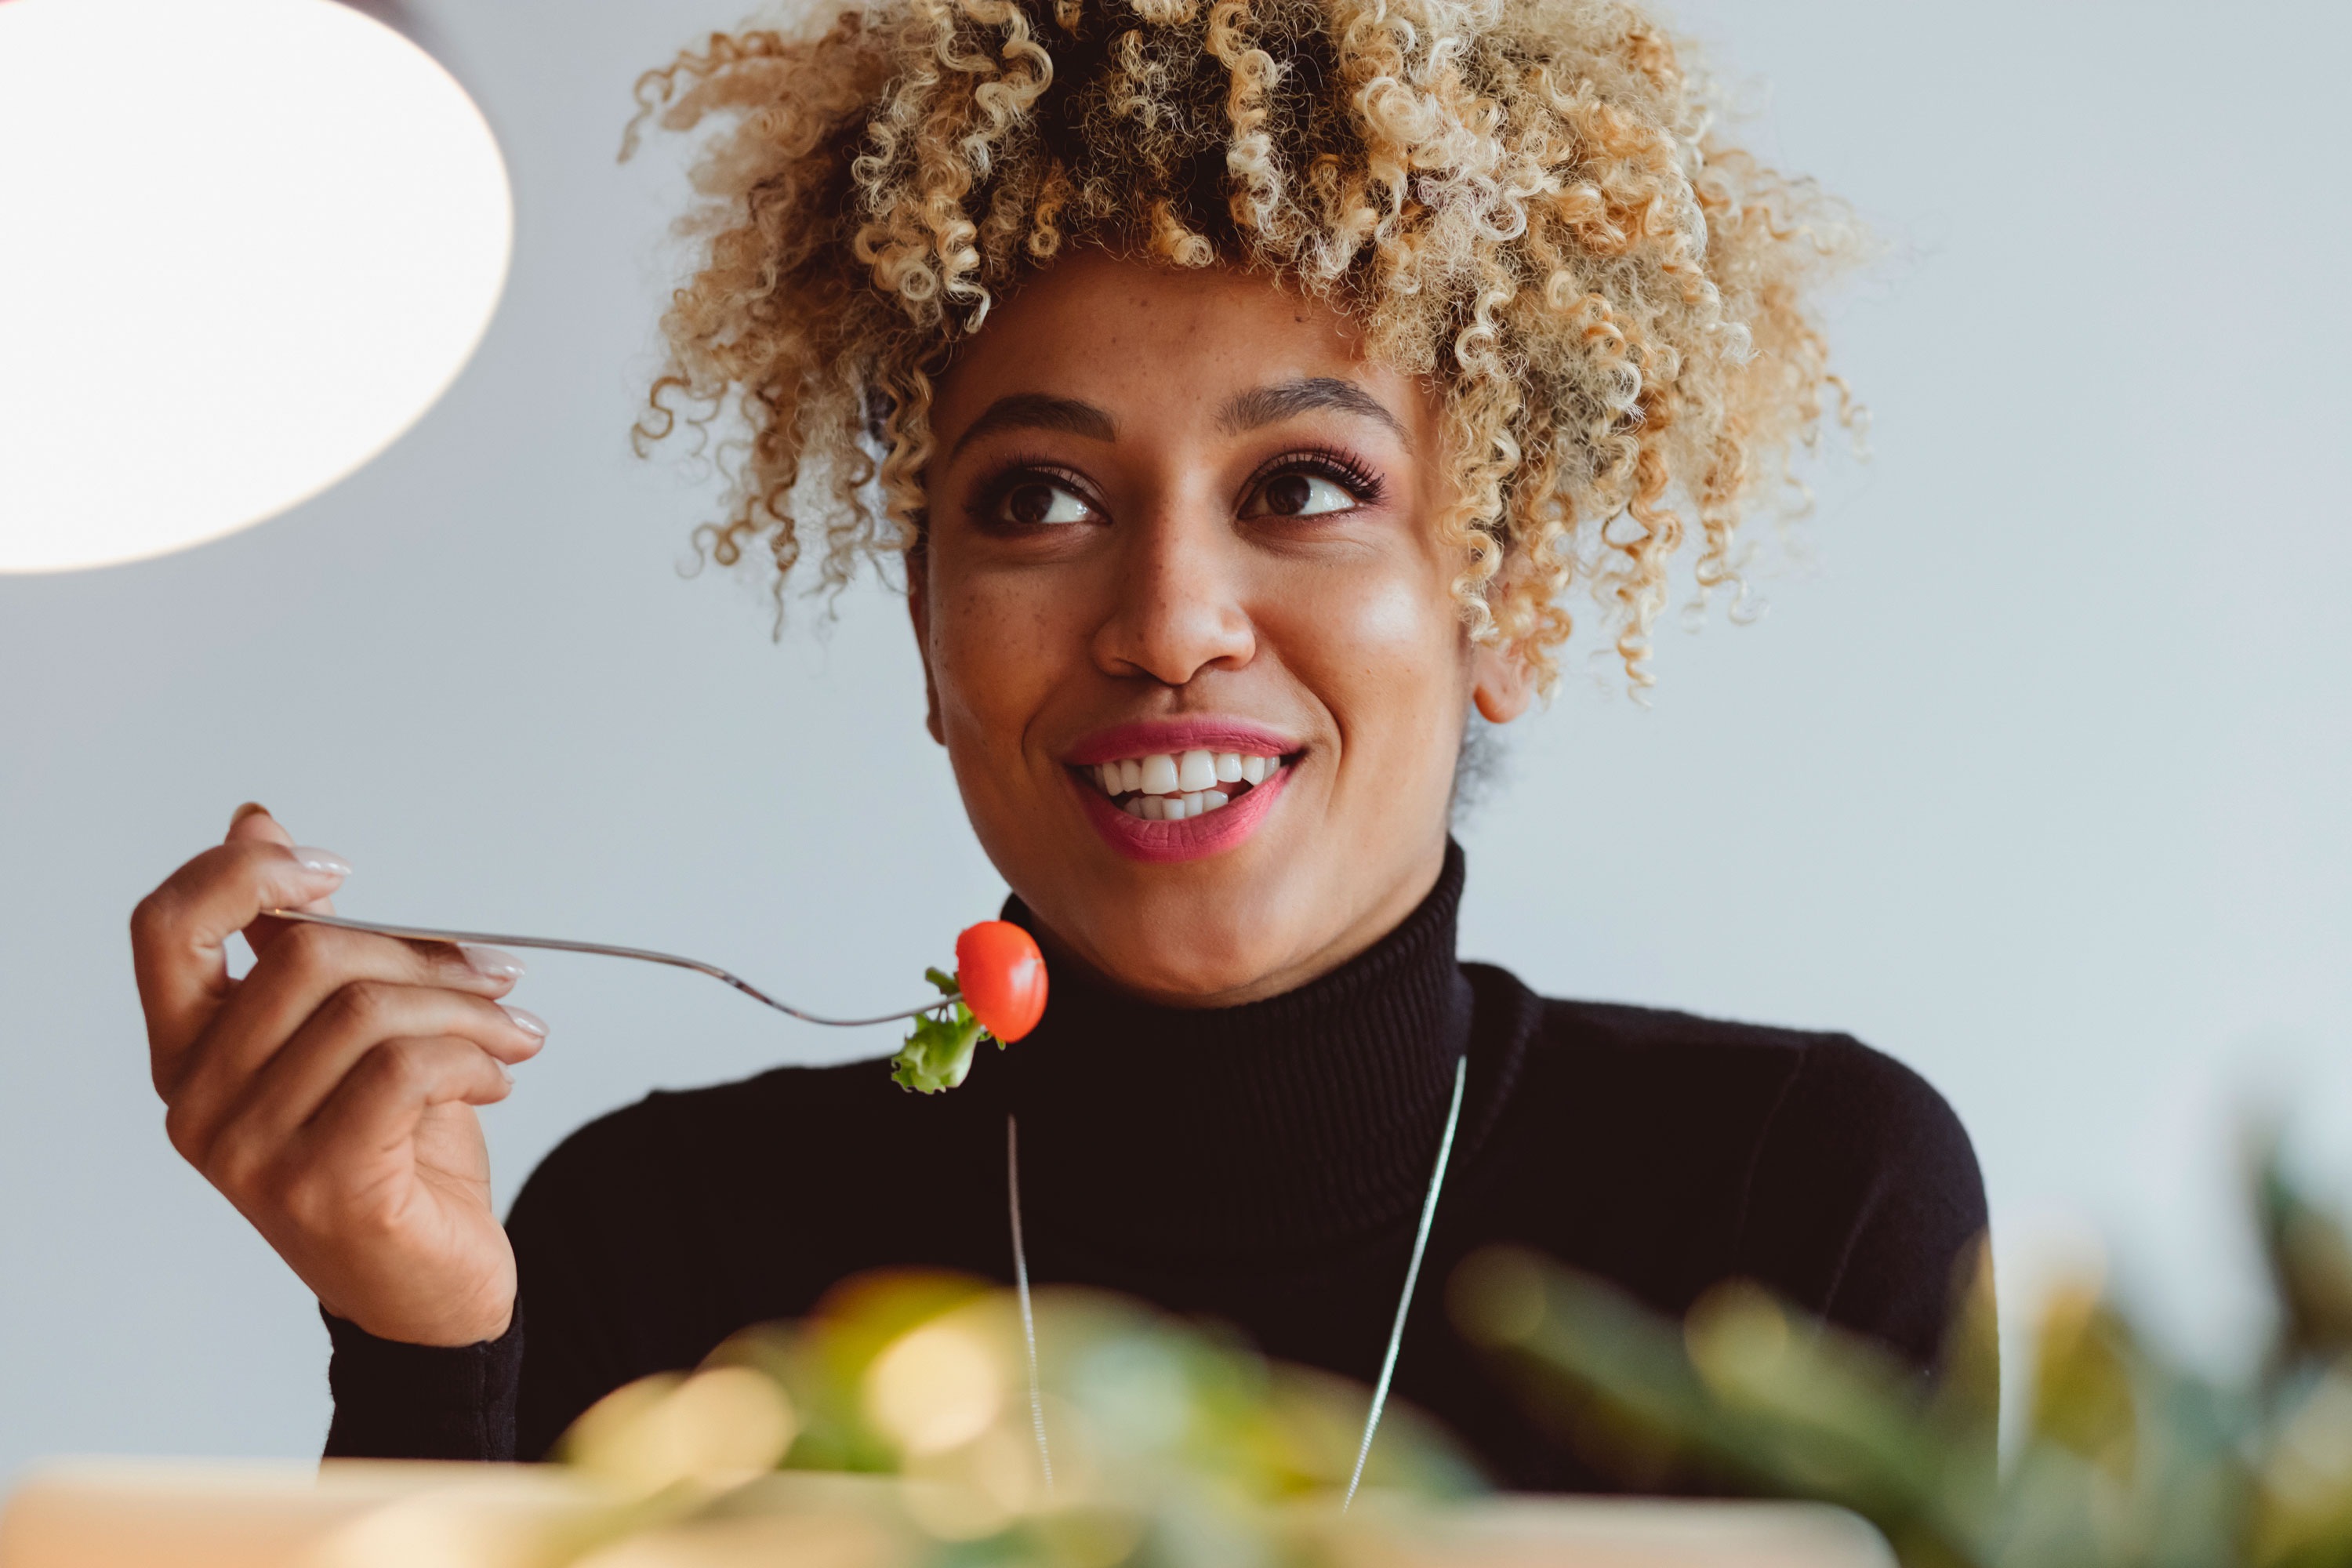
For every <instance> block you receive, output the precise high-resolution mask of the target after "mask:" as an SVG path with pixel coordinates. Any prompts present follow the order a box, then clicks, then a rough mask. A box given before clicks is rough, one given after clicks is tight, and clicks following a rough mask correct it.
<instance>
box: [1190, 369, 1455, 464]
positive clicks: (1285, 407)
mask: <svg viewBox="0 0 2352 1568" xmlns="http://www.w3.org/2000/svg"><path fill="white" fill-rule="evenodd" d="M1318 408H1331V409H1337V410H1338V411H1339V412H1340V413H1342V414H1356V415H1360V416H1363V417H1364V418H1367V419H1375V420H1378V421H1379V422H1380V423H1381V424H1382V425H1385V426H1388V427H1389V429H1390V431H1391V433H1393V434H1394V435H1395V437H1396V438H1397V439H1398V440H1399V441H1401V442H1402V443H1403V444H1404V446H1405V447H1406V449H1407V450H1411V449H1412V435H1411V433H1410V432H1408V431H1407V430H1406V429H1405V427H1404V426H1403V424H1402V422H1401V421H1399V419H1398V418H1397V416H1395V415H1393V414H1391V413H1390V412H1389V411H1388V408H1387V406H1386V405H1383V404H1382V403H1381V400H1380V399H1379V398H1377V397H1374V396H1373V395H1371V394H1370V393H1369V392H1366V391H1365V390H1364V389H1363V388H1362V387H1360V386H1358V385H1356V384H1354V383H1353V382H1348V381H1341V380H1339V378H1338V377H1337V376H1329V375H1314V376H1301V377H1299V378H1297V379H1296V380H1293V381H1277V382H1276V383H1274V384H1272V385H1270V386H1254V387H1252V388H1250V390H1249V391H1247V392H1241V393H1235V394H1234V395H1233V396H1232V397H1231V398H1228V399H1227V400H1226V402H1225V405H1224V406H1223V408H1221V409H1219V410H1218V411H1217V423H1218V424H1219V425H1221V426H1223V427H1224V428H1225V429H1227V430H1230V431H1234V432H1236V433H1238V432H1240V431H1243V430H1255V429H1256V428H1257V427H1258V426H1261V425H1271V424H1273V423H1275V422H1276V420H1278V419H1288V418H1291V417H1293V416H1296V415H1300V414H1305V413H1308V412H1310V411H1311V410H1314V409H1318Z"/></svg>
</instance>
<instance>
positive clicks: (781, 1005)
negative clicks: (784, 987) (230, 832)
mask: <svg viewBox="0 0 2352 1568" xmlns="http://www.w3.org/2000/svg"><path fill="white" fill-rule="evenodd" d="M264 912H265V913H267V914H268V916H269V917H270V918H271V919H272V920H281V921H306V922H308V923H309V924H311V925H318V926H334V927H337V928H338V929H340V930H342V931H369V932H372V933H373V934H374V935H376V936H396V937H399V938H401V939H402V940H404V941H406V942H466V943H469V944H473V945H477V946H484V947H540V948H547V949H549V950H551V951H552V952H593V953H596V954H599V955H601V956H603V957H605V958H635V959H639V960H642V961H643V962H645V963H667V964H668V965H669V966H670V967H671V968H673V969H691V970H693V971H694V972H695V973H697V974H708V975H709V976H710V978H711V979H713V980H723V981H725V982H726V983H727V984H730V985H732V986H733V987H735V989H736V990H738V991H740V992H741V993H743V994H744V995H746V996H749V997H750V998H751V1000H753V1001H754V1002H764V1003H766V1004H767V1005H769V1006H771V1007H773V1008H774V1009H775V1010H776V1011H777V1012H779V1013H787V1014H790V1015H791V1016H793V1017H795V1018H798V1019H799V1020H801V1022H803V1023H804V1024H824V1025H826V1026H830V1027H833V1028H836V1029H854V1028H856V1027H858V1026H861V1025H865V1024H889V1023H895V1022H897V1021H898V1019H900V1018H914V1017H919V1016H921V1015H923V1014H925V1013H929V1012H930V1011H932V1010H933V1009H935V1008H938V1007H942V1006H945V1005H947V1004H949V1003H950V1002H953V1001H955V1000H956V999H957V997H959V996H960V995H961V994H962V993H961V992H953V991H951V992H949V993H946V994H943V995H939V996H934V997H932V998H931V999H930V1000H929V1001H928V1002H926V1003H924V1004H923V1005H921V1006H919V1007H908V1008H906V1009H905V1010H903V1011H901V1012H897V1013H884V1014H881V1015H879V1016H876V1017H872V1018H826V1017H821V1016H818V1015H816V1014H814V1013H803V1012H802V1011H801V1010H800V1009H799V1008H798V1007H795V1006H793V1005H792V1004H790V1003H788V1002H779V1001H777V1000H776V999H775V998H774V997H773V996H771V995H769V994H767V993H766V992H764V991H762V990H761V989H760V988H759V987H758V986H756V985H754V984H751V982H750V981H748V980H745V979H743V978H741V977H740V976H739V975H734V974H730V973H728V972H727V971H725V970H723V969H721V968H719V966H718V965H717V964H715V963H703V962H702V961H701V960H700V959H698V958H681V957H679V956H678V955H677V953H674V952H654V951H653V950H652V949H651V948H646V947H615V946H614V945H612V944H611V943H610V942H559V941H557V940H556V939H555V938H553V937H549V936H501V935H499V934H498V933H496V932H493V931H436V930H434V929H433V928H431V927H429V926H396V925H387V924H385V923H383V921H355V920H351V919H349V918H347V917H345V916H342V915H316V914H312V913H310V911H309V910H266V911H264Z"/></svg>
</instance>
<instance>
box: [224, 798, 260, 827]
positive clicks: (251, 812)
mask: <svg viewBox="0 0 2352 1568" xmlns="http://www.w3.org/2000/svg"><path fill="white" fill-rule="evenodd" d="M268 815H269V808H268V806H266V805H262V804H261V803H260V802H259V801H257V800H248V801H247V802H246V803H245V804H244V805H240V806H238V807H237V808H236V810H235V811H232V812H230V813H229V814H228V825H229V826H231V827H235V826H236V825H237V824H238V823H240V822H243V821H244V820H245V819H246V818H247V817H248V816H268Z"/></svg>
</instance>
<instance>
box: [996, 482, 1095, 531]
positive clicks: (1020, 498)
mask: <svg viewBox="0 0 2352 1568" xmlns="http://www.w3.org/2000/svg"><path fill="white" fill-rule="evenodd" d="M996 512H997V515H998V516H999V517H1000V518H1002V519H1003V520H1004V521H1007V522H1017V523H1021V524H1023V525H1024V526H1028V527H1037V526H1040V525H1046V524H1052V523H1058V522H1084V521H1086V520H1087V518H1089V517H1092V516H1093V515H1094V508H1092V507H1090V506H1088V505H1087V503H1086V502H1085V501H1083V500H1079V499H1078V498H1077V497H1076V495H1073V494H1072V493H1071V492H1070V491H1069V490H1067V489H1064V488H1063V487H1062V486H1060V485H1056V484H1051V483H1048V482H1047V481H1045V480H1044V479H1030V480H1027V481H1025V482H1024V483H1022V484H1017V485H1015V486H1013V488H1012V489H1009V490H1007V491H1005V492H1004V499H1003V500H1001V501H999V502H997V503H996Z"/></svg>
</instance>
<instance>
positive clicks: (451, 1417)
mask: <svg viewBox="0 0 2352 1568" xmlns="http://www.w3.org/2000/svg"><path fill="white" fill-rule="evenodd" d="M320 1316H321V1317H323V1318H325V1319H326V1320H327V1335H328V1338H329V1339H330V1341H331V1342H332V1344H333V1347H334V1350H333V1356H332V1359H331V1360H330V1361H329V1362H328V1363H327V1386H328V1388H329V1389H330V1390H331V1392H332V1393H333V1394H334V1400H335V1415H334V1420H333V1422H332V1423H331V1425H330V1426H328V1428H327V1450H326V1457H327V1458H331V1459H511V1458H514V1457H515V1398H516V1394H517V1391H518V1390H519V1388H520V1385H521V1381H522V1305H521V1303H520V1301H518V1302H517V1303H516V1305H515V1314H514V1320H513V1321H511V1322H509V1324H508V1325H507V1331H506V1332H505V1333H503V1334H500V1335H499V1337H498V1338H497V1339H495V1340H485V1341H483V1342H480V1343H479V1344H471V1345H460V1346H457V1347H454V1348H444V1347H441V1346H438V1345H411V1344H402V1343H399V1342H395V1341H393V1340H380V1339H378V1338H376V1337H375V1336H374V1335H373V1334H371V1333H369V1332H368V1331H366V1330H365V1329H362V1328H361V1327H360V1326H359V1325H358V1324H357V1323H353V1322H348V1321H345V1320H343V1319H341V1318H338V1317H336V1316H335V1315H334V1314H333V1313H331V1312H329V1311H327V1310H325V1309H323V1308H321V1309H320Z"/></svg>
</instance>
